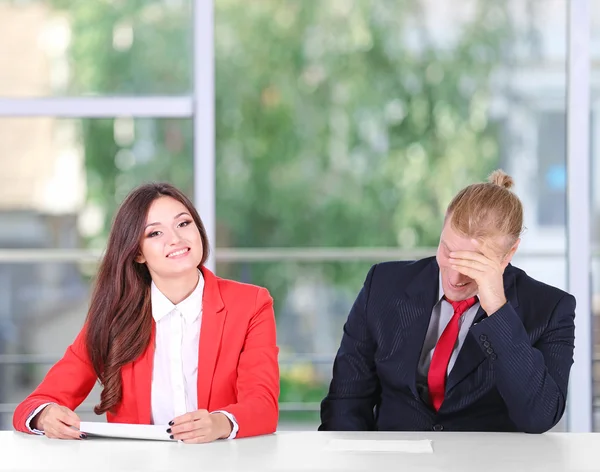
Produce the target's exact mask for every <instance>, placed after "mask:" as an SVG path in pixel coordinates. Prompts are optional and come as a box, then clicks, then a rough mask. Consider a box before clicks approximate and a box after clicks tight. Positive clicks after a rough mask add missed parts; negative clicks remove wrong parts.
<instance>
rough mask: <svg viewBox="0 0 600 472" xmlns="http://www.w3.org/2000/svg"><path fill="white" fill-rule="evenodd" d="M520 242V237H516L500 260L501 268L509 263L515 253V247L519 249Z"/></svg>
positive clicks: (504, 267)
mask: <svg viewBox="0 0 600 472" xmlns="http://www.w3.org/2000/svg"><path fill="white" fill-rule="evenodd" d="M520 243H521V238H518V239H517V240H516V241H515V243H514V244H513V245H512V246H511V248H510V250H509V251H508V252H507V253H506V255H505V256H504V259H503V260H502V268H503V269H506V266H507V265H508V264H510V262H511V261H512V258H513V256H514V255H515V252H517V249H519V244H520Z"/></svg>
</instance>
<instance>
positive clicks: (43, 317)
mask: <svg viewBox="0 0 600 472" xmlns="http://www.w3.org/2000/svg"><path fill="white" fill-rule="evenodd" d="M90 272H91V273H90ZM93 273H95V270H92V271H90V267H89V266H88V265H86V264H76V263H22V264H6V263H0V280H1V283H0V291H1V292H2V293H1V298H2V301H3V302H2V304H1V305H0V356H9V357H10V358H11V359H12V360H13V362H11V363H2V362H0V403H3V404H13V405H14V404H17V403H19V402H20V401H22V400H23V399H24V398H25V397H26V396H27V395H28V394H29V393H31V392H32V391H33V389H34V388H35V387H36V386H37V385H38V384H39V382H40V381H41V380H42V378H43V377H44V375H45V374H46V372H47V371H48V369H49V368H50V366H51V365H52V363H53V362H54V361H56V360H58V359H59V358H60V357H61V356H62V355H63V353H64V352H65V349H66V348H67V346H68V345H69V344H70V343H71V342H72V341H73V339H75V336H76V335H77V333H78V332H79V330H80V329H81V327H82V326H83V322H84V319H85V315H86V313H87V307H88V300H89V295H90V280H91V277H92V274H93ZM20 355H29V356H31V355H33V356H41V357H44V358H46V359H48V362H46V363H44V364H31V363H22V362H21V363H18V362H15V361H16V360H19V359H16V358H15V356H20ZM5 359H6V358H5ZM99 398H100V397H99V390H98V388H97V387H96V388H95V389H94V392H93V394H92V395H90V398H89V399H88V400H87V401H86V402H85V405H83V406H82V408H81V411H83V412H85V411H86V410H87V411H88V413H89V411H90V405H93V404H95V403H94V402H98V400H99ZM92 416H95V415H93V413H92V414H91V415H89V414H88V415H86V417H87V418H90V417H92ZM11 419H12V417H11V415H10V414H5V415H4V416H3V417H2V418H0V421H1V422H0V429H8V428H11V427H12V426H11V424H12V423H11Z"/></svg>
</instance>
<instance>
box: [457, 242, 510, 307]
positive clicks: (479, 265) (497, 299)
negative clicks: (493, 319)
mask: <svg viewBox="0 0 600 472" xmlns="http://www.w3.org/2000/svg"><path fill="white" fill-rule="evenodd" d="M473 243H474V244H475V245H477V246H478V247H479V250H480V251H481V254H480V253H478V252H473V251H456V252H451V253H450V264H452V268H453V269H454V270H457V271H458V272H460V273H461V274H464V275H466V276H467V277H470V278H471V279H473V280H474V281H475V283H476V284H477V287H478V289H479V293H478V297H479V303H480V304H481V307H482V308H483V309H484V310H485V312H486V313H487V314H488V316H489V315H491V314H493V313H495V312H497V311H498V310H499V309H500V308H501V307H502V306H503V305H504V304H505V303H506V296H505V295H504V280H503V277H502V275H503V274H504V267H503V266H502V261H501V260H500V258H499V257H498V256H497V255H496V254H495V253H494V251H492V250H491V249H490V248H489V247H486V246H485V245H483V244H481V243H479V241H477V240H475V239H474V240H473Z"/></svg>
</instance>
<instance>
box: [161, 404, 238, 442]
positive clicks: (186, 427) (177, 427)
mask: <svg viewBox="0 0 600 472" xmlns="http://www.w3.org/2000/svg"><path fill="white" fill-rule="evenodd" d="M169 425H170V428H169V429H167V433H169V434H171V439H177V440H181V441H183V442H184V443H189V444H199V443H207V442H212V441H215V440H216V439H226V438H228V437H229V435H230V434H231V430H232V428H233V425H232V424H231V421H229V418H227V416H225V415H224V414H223V413H212V414H211V413H209V412H208V411H207V410H197V411H193V412H191V413H186V414H185V415H181V416H178V417H177V418H175V419H174V420H173V421H171V423H169Z"/></svg>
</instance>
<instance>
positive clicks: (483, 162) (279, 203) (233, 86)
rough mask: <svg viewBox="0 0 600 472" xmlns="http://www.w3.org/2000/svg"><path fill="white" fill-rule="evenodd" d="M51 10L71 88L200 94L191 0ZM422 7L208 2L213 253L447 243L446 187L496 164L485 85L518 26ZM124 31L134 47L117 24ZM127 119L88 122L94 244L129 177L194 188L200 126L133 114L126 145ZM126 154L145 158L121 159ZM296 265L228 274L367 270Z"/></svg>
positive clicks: (235, 269) (253, 277)
mask: <svg viewBox="0 0 600 472" xmlns="http://www.w3.org/2000/svg"><path fill="white" fill-rule="evenodd" d="M54 3H55V5H56V7H58V8H64V11H65V12H66V14H67V15H68V16H69V17H70V20H71V24H72V27H73V33H72V44H71V49H70V54H71V64H72V77H73V81H72V83H71V89H70V90H69V92H71V93H75V94H80V93H101V94H118V95H120V94H136V95H142V94H170V93H174V94H180V93H186V92H188V91H189V90H190V85H191V79H190V78H191V75H192V65H193V64H192V53H191V41H190V39H191V36H192V31H191V16H192V15H191V3H190V2H164V1H159V0H135V1H134V0H128V1H108V0H105V1H99V0H98V1H93V2H75V1H72V0H70V1H66V0H54ZM424 3H425V2H420V1H417V0H354V1H351V0H335V1H334V0H331V1H320V0H285V1H282V0H260V1H253V2H247V1H242V0H218V1H216V2H215V4H216V6H215V8H216V11H215V59H216V133H217V136H216V138H217V139H216V155H217V162H216V172H217V182H216V186H217V218H218V228H217V241H216V243H217V244H216V245H217V246H235V247H285V246H287V247H296V246H320V247H352V246H396V245H398V246H401V247H405V248H410V247H417V246H431V245H435V244H436V243H437V238H438V235H439V230H440V225H441V220H442V217H443V213H444V210H445V207H446V205H447V204H448V202H449V200H450V199H451V197H452V196H453V195H454V194H455V193H456V191H457V190H458V189H459V188H461V187H462V186H464V185H466V184H468V183H471V182H473V181H478V180H482V179H483V178H485V176H486V174H487V173H489V172H490V171H491V170H492V169H494V168H495V167H496V166H497V163H498V160H499V149H498V140H499V139H498V126H497V124H495V123H493V122H492V121H489V119H488V108H489V104H490V101H491V91H490V82H491V74H492V72H493V71H494V69H495V68H497V67H498V66H499V65H500V64H501V62H502V59H503V56H502V54H503V51H504V50H505V49H506V48H508V47H510V37H511V32H510V28H509V25H508V21H507V15H506V12H505V11H504V10H503V8H505V7H504V6H502V5H501V4H498V2H488V1H484V0H480V1H478V2H475V4H474V8H473V10H472V16H471V17H469V18H468V19H467V20H464V21H463V23H461V24H460V27H458V26H459V25H458V23H457V22H458V20H453V21H448V22H447V23H445V24H444V25H445V29H444V28H443V29H442V30H440V29H439V27H432V26H431V25H430V24H429V23H428V22H427V15H426V14H425V12H424V11H423V10H422V6H423V4H424ZM428 3H429V4H431V2H428ZM129 27H131V29H132V31H133V42H132V43H131V47H125V46H123V44H122V43H123V42H124V43H127V41H123V40H122V37H121V36H123V35H120V34H117V33H118V32H119V31H121V32H122V31H125V32H127V31H128V28H129ZM115 32H117V33H115ZM124 36H125V38H127V34H125V35H124ZM115 38H116V39H115ZM119 38H121V39H120V40H119ZM114 44H116V45H117V47H114ZM116 128H117V125H115V123H113V120H86V121H84V125H83V129H82V137H83V146H84V149H85V159H86V170H87V174H88V189H89V193H88V199H89V201H90V203H93V204H95V205H98V206H100V207H102V208H103V210H104V212H105V215H106V219H105V223H104V227H103V230H102V232H101V233H100V234H99V235H98V237H97V238H95V239H94V240H92V241H90V244H101V243H102V242H103V241H104V238H105V237H106V234H107V231H108V228H109V225H110V218H111V215H112V213H113V212H114V209H115V206H116V204H117V202H118V201H119V200H120V199H121V198H122V196H123V194H124V193H125V192H126V191H127V190H129V189H130V188H131V187H132V186H133V185H135V184H137V183H139V182H141V181H144V180H149V179H167V180H171V181H172V182H174V183H175V184H176V185H179V186H180V187H182V188H183V189H184V190H185V191H187V192H188V194H191V191H192V172H191V162H192V158H191V155H192V133H191V126H190V123H189V121H187V120H152V121H147V122H144V121H136V127H135V138H134V139H133V140H132V141H131V142H129V143H128V142H125V143H123V142H119V139H115V135H118V132H117V131H115V130H116ZM123 149H125V150H126V151H127V150H131V151H132V153H133V156H134V161H135V164H134V165H131V163H130V164H129V165H128V166H122V165H121V166H120V167H119V166H118V165H117V164H118V163H119V162H120V160H119V158H118V157H117V156H118V155H119V151H121V150H123ZM121 157H122V154H121ZM122 160H123V159H121V161H122ZM213 245H214V242H213ZM295 267H296V270H286V271H277V270H273V266H272V265H271V266H269V264H255V265H253V266H252V268H251V272H249V267H248V265H233V266H228V265H223V266H221V268H220V270H221V273H222V274H223V275H225V276H230V277H233V278H237V279H244V280H250V281H252V282H253V283H257V284H260V285H264V286H267V287H268V288H269V289H271V292H272V294H273V295H274V298H275V301H276V304H280V303H282V301H283V300H284V299H285V295H286V292H287V290H289V288H290V287H292V286H293V285H294V283H295V282H296V281H297V280H299V279H304V278H309V277H310V278H312V279H315V280H319V281H320V283H323V284H327V285H333V286H337V287H340V288H350V289H351V291H356V290H357V289H358V287H359V286H360V284H361V283H362V281H363V279H364V276H365V272H364V271H363V270H362V269H361V270H360V271H355V270H351V268H350V267H349V266H348V265H343V264H330V265H328V266H327V267H324V266H322V265H319V266H317V265H315V264H312V265H306V264H304V265H297V266H295ZM248 274H250V275H248Z"/></svg>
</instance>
